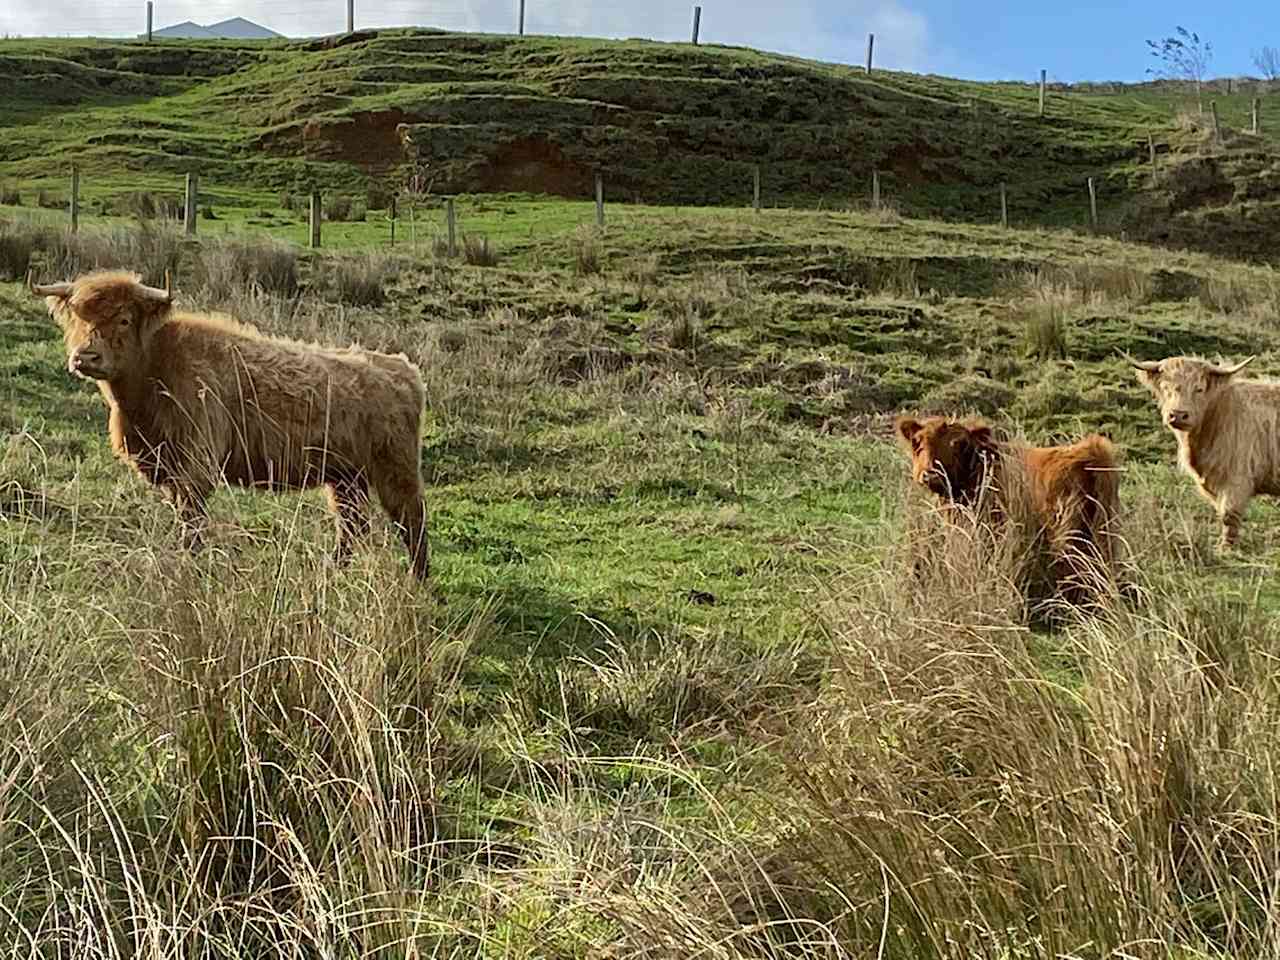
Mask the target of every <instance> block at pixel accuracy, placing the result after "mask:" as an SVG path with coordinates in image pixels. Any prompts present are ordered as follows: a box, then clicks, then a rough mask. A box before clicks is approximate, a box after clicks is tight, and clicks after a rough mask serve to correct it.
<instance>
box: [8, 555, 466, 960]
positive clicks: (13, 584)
mask: <svg viewBox="0 0 1280 960" xmlns="http://www.w3.org/2000/svg"><path fill="white" fill-rule="evenodd" d="M281 539H282V541H288V540H289V539H290V537H289V536H288V534H287V533H286V535H285V536H284V537H282V538H281ZM298 547H299V545H298V544H288V543H285V544H284V546H283V547H282V549H284V550H286V551H288V552H290V554H291V556H290V558H289V574H288V576H287V577H281V578H280V579H279V580H277V581H276V584H275V588H274V589H267V590H263V589H262V584H264V583H271V582H272V578H273V577H274V576H277V575H278V574H279V573H280V569H279V568H278V565H277V561H278V560H279V557H277V558H276V559H274V560H273V559H269V558H267V557H258V558H257V560H253V561H250V562H248V563H245V562H244V561H243V558H236V559H228V558H222V557H208V558H206V560H205V564H206V566H207V565H209V564H212V566H213V567H214V568H215V569H214V570H213V571H212V572H209V573H206V572H204V571H202V570H199V569H197V568H196V567H195V565H194V564H192V563H191V562H190V561H189V560H188V559H187V558H176V559H175V558H174V557H172V556H165V555H164V550H163V548H157V549H154V550H153V549H152V548H145V547H144V548H141V549H140V550H137V551H132V552H130V553H124V554H122V553H121V552H120V551H119V550H118V549H116V547H115V546H114V545H113V544H110V543H103V542H101V541H99V540H97V539H96V538H95V537H93V536H92V535H91V534H87V535H86V536H85V537H84V538H82V539H81V541H80V542H79V549H80V554H81V559H82V560H83V561H84V562H86V563H90V564H92V565H94V567H95V568H96V569H98V570H100V571H109V575H110V578H111V581H112V583H113V587H112V589H110V590H108V591H106V592H105V593H103V594H99V595H98V597H97V599H96V600H95V601H92V602H90V601H88V600H86V599H81V598H80V597H79V596H78V595H77V593H76V592H75V591H74V590H73V589H71V587H72V586H73V584H74V583H75V582H76V580H75V578H77V577H78V573H77V572H76V571H75V570H72V569H67V570H63V571H60V572H59V574H58V577H59V578H60V583H59V586H60V587H61V588H63V592H60V593H59V594H58V595H57V596H56V597H53V596H50V594H49V592H48V590H47V588H48V586H49V583H48V580H47V579H46V578H45V575H44V574H43V573H42V572H41V571H40V570H39V568H38V566H37V565H36V564H32V563H29V562H20V563H15V564H13V565H7V566H6V568H5V570H4V572H3V573H0V582H3V585H4V588H5V592H6V596H7V597H8V598H9V599H8V602H6V603H5V604H3V605H0V631H2V632H3V634H4V636H5V644H4V648H3V650H2V651H0V686H2V687H3V689H5V690H7V691H13V692H14V693H17V694H19V695H16V696H8V697H6V698H4V704H3V705H0V719H2V720H4V721H5V722H6V723H7V724H9V726H8V728H7V729H9V730H11V731H13V736H12V737H11V749H9V750H7V751H5V752H4V755H3V757H0V775H3V776H4V778H5V780H4V782H5V783H6V784H10V785H15V784H20V785H21V786H20V788H19V789H13V790H8V791H7V794H6V799H5V822H6V826H5V827H4V828H3V829H0V849H2V850H3V853H4V856H3V857H0V901H2V902H3V903H4V907H5V909H4V918H3V920H0V931H2V932H3V935H4V937H5V940H6V942H10V943H34V944H40V945H41V948H42V949H44V948H49V949H53V948H56V947H59V946H60V945H64V944H69V943H70V942H71V937H72V934H71V933H70V932H69V931H68V929H67V922H68V921H67V918H68V917H70V916H80V915H82V914H81V912H82V911H89V912H90V913H91V915H92V916H93V917H94V922H93V923H92V924H88V925H86V926H85V927H83V928H82V929H78V930H77V932H75V934H74V938H75V939H74V942H75V944H76V950H75V951H73V952H82V953H83V952H85V951H88V952H89V953H90V954H92V955H101V956H115V955H117V950H118V948H119V940H118V939H117V938H118V937H119V935H120V932H121V931H122V930H128V931H130V933H131V935H133V936H137V937H139V938H143V939H145V940H147V941H148V942H151V943H153V944H155V945H156V946H155V951H154V955H155V956H157V957H178V956H187V955H189V953H190V952H189V950H187V949H186V948H185V947H184V946H182V945H180V944H177V943H175V942H174V940H173V939H172V933H173V931H174V930H175V929H178V930H182V931H183V933H182V942H183V943H184V944H187V945H189V944H191V943H198V944H201V945H202V946H201V949H200V950H198V951H197V953H196V955H198V956H208V957H231V956H267V955H279V954H280V951H286V952H289V951H297V950H302V951H303V952H304V953H312V952H317V953H318V952H323V951H324V950H326V949H330V948H332V946H333V945H334V944H341V945H342V946H343V948H344V949H348V950H352V951H354V952H356V953H358V954H361V955H374V954H377V953H380V952H384V951H388V950H390V951H393V952H394V951H395V950H396V949H403V948H404V947H405V946H406V945H407V944H411V943H413V942H415V937H417V936H418V935H419V934H418V931H417V930H416V928H415V923H421V921H422V919H423V915H424V912H425V909H426V908H425V906H424V901H425V899H426V897H427V893H426V890H425V888H424V883H423V878H424V877H429V876H432V875H433V874H434V873H435V872H436V871H437V870H439V869H440V865H441V863H442V862H444V860H445V859H447V858H450V857H455V858H459V857H460V859H461V860H462V861H464V862H465V860H466V854H465V852H463V853H462V854H461V855H460V854H459V851H458V850H457V848H456V846H455V842H454V839H453V834H452V829H451V827H450V823H451V822H452V818H451V816H450V815H449V807H448V805H447V803H446V801H445V799H444V788H443V785H444V784H445V783H446V782H447V781H448V780H449V778H450V777H451V776H455V775H457V774H458V773H460V772H462V771H464V770H465V769H466V766H467V764H469V763H470V760H469V759H468V758H467V757H468V755H467V754H466V753H465V751H458V750H455V749H454V748H453V746H452V745H451V737H452V734H451V733H450V732H447V730H448V728H447V726H446V724H445V719H444V715H445V711H444V707H445V704H446V703H448V702H449V701H450V699H451V698H452V697H453V696H454V695H455V690H456V688H457V683H458V676H459V670H460V666H461V664H462V663H463V658H464V657H465V655H466V653H467V651H468V649H469V648H470V646H471V645H472V644H473V643H474V642H475V641H476V640H477V638H479V637H482V636H484V635H485V634H486V632H487V631H488V629H489V627H488V618H487V615H486V614H485V612H484V611H482V610H479V611H474V612H472V613H467V614H462V615H455V617H454V618H453V619H446V618H444V617H442V616H440V615H439V614H438V611H437V610H436V608H435V607H434V605H433V603H432V602H431V601H430V600H429V599H426V598H423V597H421V596H420V595H418V594H417V593H416V591H414V590H413V589H412V588H410V587H409V586H408V585H407V584H406V583H405V582H404V581H403V580H402V579H401V578H400V577H398V576H397V572H398V571H397V570H395V569H394V568H393V565H392V564H390V563H387V564H385V565H383V564H382V562H381V558H380V557H378V558H375V557H372V556H371V557H367V558H361V560H367V561H369V563H368V564H364V565H362V564H360V563H357V565H356V566H354V567H352V568H347V569H346V570H345V571H344V574H343V576H341V577H335V576H333V575H332V572H331V571H330V570H328V569H327V561H326V560H325V559H324V557H323V554H322V553H319V552H315V551H309V550H307V549H306V548H302V549H298ZM62 578H70V581H69V582H61V580H62ZM41 580H43V581H44V584H45V589H35V585H36V583H37V582H38V581H41ZM104 604H105V605H106V607H105V608H104V606H103V605H104ZM104 609H110V610H111V613H110V615H108V616H106V617H104V615H103V614H104ZM51 621H52V622H51ZM450 764H452V766H450ZM90 810H91V811H92V813H91V814H89V813H87V811H90ZM90 851H93V852H92V853H91V852H90ZM212 945H216V947H213V946H212ZM68 950H70V947H69V946H68ZM56 952H58V951H56V950H55V953H56Z"/></svg>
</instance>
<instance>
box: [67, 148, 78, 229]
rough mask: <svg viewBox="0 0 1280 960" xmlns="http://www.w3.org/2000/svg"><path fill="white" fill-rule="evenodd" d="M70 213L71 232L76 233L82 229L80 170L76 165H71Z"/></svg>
mask: <svg viewBox="0 0 1280 960" xmlns="http://www.w3.org/2000/svg"><path fill="white" fill-rule="evenodd" d="M69 212H70V214H71V232H72V233H75V232H76V231H78V230H79V229H80V168H79V167H77V166H76V165H75V164H74V163H73V164H72V165H71V206H70V210H69Z"/></svg>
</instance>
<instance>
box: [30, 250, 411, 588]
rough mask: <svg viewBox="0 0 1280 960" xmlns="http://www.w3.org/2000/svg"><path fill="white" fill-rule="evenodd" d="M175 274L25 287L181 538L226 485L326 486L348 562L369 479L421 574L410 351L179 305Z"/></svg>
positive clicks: (194, 529)
mask: <svg viewBox="0 0 1280 960" xmlns="http://www.w3.org/2000/svg"><path fill="white" fill-rule="evenodd" d="M167 279H168V278H166V285H165V286H166V289H164V290H158V289H156V288H154V287H148V286H144V285H143V284H142V283H141V280H140V278H139V277H138V276H137V275H135V274H132V273H120V272H108V271H102V272H96V273H89V274H86V275H84V276H82V277H80V278H78V279H77V280H75V281H74V282H67V283H54V284H46V285H37V284H35V283H32V281H31V277H30V276H28V278H27V282H28V285H29V286H30V288H31V291H32V292H33V293H35V294H36V295H38V296H42V297H44V298H45V300H46V302H47V304H48V306H49V313H50V314H51V315H52V316H53V318H54V319H55V320H56V321H57V322H58V324H59V325H60V326H61V327H62V331H63V337H64V339H65V341H66V347H67V368H68V370H70V371H71V373H73V374H76V375H78V376H81V377H85V378H86V379H90V380H94V381H97V384H98V389H99V390H100V391H101V392H102V396H103V398H104V399H105V400H106V402H107V407H108V408H109V411H110V420H109V427H110V434H111V446H112V448H113V449H114V450H115V452H116V454H117V455H118V456H120V457H121V458H122V459H124V460H126V461H127V462H128V463H130V464H131V465H132V466H133V467H134V468H135V469H136V470H137V471H138V473H140V474H141V475H142V476H143V477H144V478H145V479H146V480H147V481H148V482H149V483H151V484H154V485H156V486H158V487H159V488H160V489H161V490H162V491H163V492H164V493H165V494H166V495H167V496H168V497H169V498H170V499H171V500H172V502H173V504H174V505H175V507H176V508H177V511H178V515H179V517H180V519H181V521H182V525H183V539H184V541H185V542H186V544H187V545H188V546H189V547H190V548H191V549H193V550H197V549H199V547H200V544H201V529H202V527H203V526H204V520H205V516H206V514H205V503H206V500H207V499H208V497H209V495H210V494H211V493H212V492H213V491H214V489H215V488H216V487H217V486H218V485H219V484H220V483H224V482H225V483H229V484H233V485H236V486H241V487H249V488H255V489H260V490H270V491H282V490H302V489H306V488H309V487H316V486H321V485H323V486H325V487H327V488H328V492H329V497H330V502H331V504H332V506H333V509H334V512H335V513H336V514H337V521H338V544H337V548H336V551H335V556H336V559H337V560H339V561H343V560H345V559H346V558H347V557H348V556H349V555H350V553H351V550H352V547H353V545H354V543H355V541H356V540H357V539H358V538H359V537H360V536H361V535H363V534H364V533H366V532H367V531H368V529H369V518H368V507H369V490H370V487H372V488H373V489H374V490H375V491H376V492H377V494H378V499H379V500H380V501H381V503H382V507H383V509H384V510H386V512H387V514H388V515H389V516H390V517H391V519H392V520H393V521H394V522H395V523H396V525H397V527H398V528H399V531H400V534H401V537H402V538H403V540H404V542H405V545H406V546H407V547H408V549H409V555H410V557H411V559H412V563H413V572H414V573H415V574H416V575H417V576H418V577H419V578H420V579H426V577H427V575H428V572H429V559H428V547H427V524H426V510H425V507H424V505H423V495H422V477H421V471H420V467H419V451H420V444H419V424H420V421H421V416H422V408H423V389H422V379H421V377H420V376H419V374H418V370H417V368H416V367H414V366H413V364H411V363H410V362H409V361H408V359H407V358H406V357H404V356H403V355H400V356H389V355H387V354H383V353H374V352H372V351H366V350H361V349H358V348H350V349H345V350H336V349H328V348H323V347H318V346H312V345H307V344H302V343H295V342H293V341H290V340H285V339H281V338H276V337H268V336H265V335H263V334H261V333H259V332H258V331H257V330H255V329H254V328H252V327H250V326H247V325H244V324H241V323H238V322H236V321H234V320H231V319H228V318H224V317H217V316H205V315H200V314H193V313H184V312H181V311H176V310H174V308H173V295H172V291H171V289H170V288H169V284H168V282H167Z"/></svg>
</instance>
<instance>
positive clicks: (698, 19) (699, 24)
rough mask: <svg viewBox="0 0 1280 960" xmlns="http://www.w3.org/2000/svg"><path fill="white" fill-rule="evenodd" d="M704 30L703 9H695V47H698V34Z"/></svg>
mask: <svg viewBox="0 0 1280 960" xmlns="http://www.w3.org/2000/svg"><path fill="white" fill-rule="evenodd" d="M701 29H702V7H694V8H693V45H694V46H695V47H696V46H697V45H698V33H699V31H700V30H701Z"/></svg>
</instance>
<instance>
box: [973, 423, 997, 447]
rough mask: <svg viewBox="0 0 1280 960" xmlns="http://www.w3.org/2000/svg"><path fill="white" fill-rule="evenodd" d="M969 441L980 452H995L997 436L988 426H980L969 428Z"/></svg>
mask: <svg viewBox="0 0 1280 960" xmlns="http://www.w3.org/2000/svg"><path fill="white" fill-rule="evenodd" d="M969 439H970V440H971V441H972V442H973V445H974V446H975V447H977V448H978V449H979V450H995V448H996V435H995V432H994V431H993V430H992V429H991V427H990V426H988V425H987V424H985V423H983V424H979V425H978V426H976V427H970V428H969Z"/></svg>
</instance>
